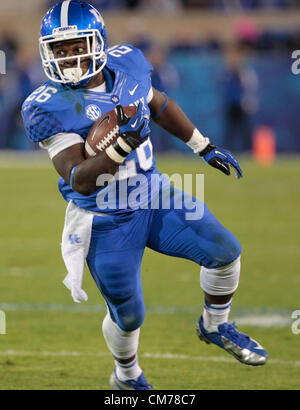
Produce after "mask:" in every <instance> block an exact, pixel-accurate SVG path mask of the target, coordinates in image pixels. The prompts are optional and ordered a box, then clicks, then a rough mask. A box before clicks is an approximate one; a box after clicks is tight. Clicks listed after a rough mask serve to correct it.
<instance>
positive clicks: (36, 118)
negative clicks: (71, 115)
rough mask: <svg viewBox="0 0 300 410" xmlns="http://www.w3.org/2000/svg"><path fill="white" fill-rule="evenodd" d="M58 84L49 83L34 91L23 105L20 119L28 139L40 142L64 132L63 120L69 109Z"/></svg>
mask: <svg viewBox="0 0 300 410" xmlns="http://www.w3.org/2000/svg"><path fill="white" fill-rule="evenodd" d="M63 91H65V90H63V89H62V86H61V85H60V84H54V83H52V82H51V81H49V82H47V83H45V84H44V85H43V86H41V87H39V88H38V89H37V90H36V91H34V92H33V93H32V94H31V95H30V96H29V97H28V98H27V99H26V100H25V102H24V103H23V106H22V112H21V113H22V117H23V122H24V126H25V130H26V133H27V135H28V137H29V138H30V139H31V140H32V141H34V142H40V141H43V140H44V139H47V138H50V137H52V136H53V135H55V134H58V133H61V132H64V127H63V123H62V121H63V118H64V116H65V113H66V111H67V110H69V109H70V104H69V105H68V104H67V103H66V101H64V99H63V98H62V92H63Z"/></svg>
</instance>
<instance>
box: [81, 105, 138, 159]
mask: <svg viewBox="0 0 300 410" xmlns="http://www.w3.org/2000/svg"><path fill="white" fill-rule="evenodd" d="M123 109H124V112H125V114H126V116H127V117H128V118H131V117H134V116H135V115H136V112H137V108H136V107H135V106H134V105H133V106H127V107H123ZM118 136H119V126H118V117H117V113H116V111H115V110H111V111H109V112H107V113H105V114H104V115H102V117H101V118H99V119H98V120H97V121H95V123H94V125H93V126H92V128H91V129H90V132H89V134H88V136H87V139H86V142H85V156H86V158H91V157H94V156H95V155H97V154H98V153H99V152H101V151H105V150H106V148H108V147H109V146H110V145H111V144H113V143H114V142H115V141H116V140H117V138H118Z"/></svg>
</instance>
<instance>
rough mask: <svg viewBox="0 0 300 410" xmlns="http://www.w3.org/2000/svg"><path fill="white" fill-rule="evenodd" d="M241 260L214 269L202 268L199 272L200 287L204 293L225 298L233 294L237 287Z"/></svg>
mask: <svg viewBox="0 0 300 410" xmlns="http://www.w3.org/2000/svg"><path fill="white" fill-rule="evenodd" d="M240 272H241V258H240V257H238V258H237V259H236V260H234V261H233V262H232V263H230V264H229V265H226V266H222V267H220V268H215V269H207V268H205V267H204V266H203V267H202V268H201V271H200V285H201V288H202V289H203V290H204V292H205V293H207V294H208V295H212V296H226V295H230V294H231V293H234V292H235V291H236V289H237V288H238V285H239V279H240Z"/></svg>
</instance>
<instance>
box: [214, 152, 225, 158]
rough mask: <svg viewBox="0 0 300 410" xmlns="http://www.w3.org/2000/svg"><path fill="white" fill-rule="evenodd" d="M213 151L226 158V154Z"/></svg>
mask: <svg viewBox="0 0 300 410" xmlns="http://www.w3.org/2000/svg"><path fill="white" fill-rule="evenodd" d="M215 153H216V154H219V155H223V157H225V158H227V157H226V155H225V154H223V153H222V152H220V151H215Z"/></svg>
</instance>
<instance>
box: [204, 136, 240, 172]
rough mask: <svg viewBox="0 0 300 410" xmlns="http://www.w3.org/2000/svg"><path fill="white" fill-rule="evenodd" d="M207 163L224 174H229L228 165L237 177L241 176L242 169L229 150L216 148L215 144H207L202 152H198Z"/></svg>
mask: <svg viewBox="0 0 300 410" xmlns="http://www.w3.org/2000/svg"><path fill="white" fill-rule="evenodd" d="M199 155H200V156H201V157H203V159H204V161H206V162H207V163H208V164H209V165H211V166H212V167H214V168H217V169H219V170H220V171H222V172H223V173H224V174H225V175H230V167H232V168H233V171H234V173H235V176H236V177H237V179H240V178H242V176H243V171H242V169H241V167H240V164H239V163H238V161H237V160H236V159H235V158H234V156H233V155H232V154H231V152H229V151H227V150H226V149H222V148H217V147H216V146H214V145H212V144H209V145H208V146H207V147H206V148H205V149H204V150H203V151H202V152H200V153H199Z"/></svg>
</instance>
